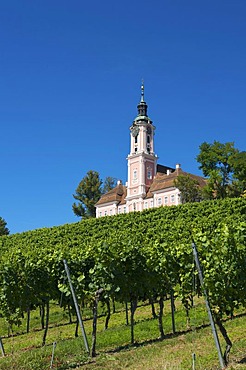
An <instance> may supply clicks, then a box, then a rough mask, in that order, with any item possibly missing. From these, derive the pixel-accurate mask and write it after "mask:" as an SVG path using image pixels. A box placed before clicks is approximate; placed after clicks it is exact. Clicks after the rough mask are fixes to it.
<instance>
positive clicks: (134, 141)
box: [126, 83, 158, 212]
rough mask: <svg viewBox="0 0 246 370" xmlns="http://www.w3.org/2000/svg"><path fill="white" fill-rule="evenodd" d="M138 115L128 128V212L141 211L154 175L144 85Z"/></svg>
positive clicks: (152, 147)
mask: <svg viewBox="0 0 246 370" xmlns="http://www.w3.org/2000/svg"><path fill="white" fill-rule="evenodd" d="M137 108H138V115H137V117H136V118H135V120H134V121H133V123H132V126H131V127H130V132H131V144H130V154H129V155H128V157H127V161H128V185H127V196H126V204H127V207H128V212H132V211H142V209H143V199H144V198H145V196H146V194H147V192H148V190H149V188H150V185H151V183H152V182H153V178H154V176H155V174H156V161H157V159H158V158H157V155H156V154H155V152H154V132H155V126H153V124H152V121H151V119H150V118H149V117H148V115H147V108H148V106H147V104H146V102H145V100H144V84H143V83H142V86H141V100H140V103H139V104H138V106H137Z"/></svg>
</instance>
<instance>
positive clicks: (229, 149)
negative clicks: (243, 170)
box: [196, 141, 239, 198]
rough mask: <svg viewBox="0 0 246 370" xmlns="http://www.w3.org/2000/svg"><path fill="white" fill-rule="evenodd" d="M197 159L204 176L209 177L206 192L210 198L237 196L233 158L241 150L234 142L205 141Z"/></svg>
mask: <svg viewBox="0 0 246 370" xmlns="http://www.w3.org/2000/svg"><path fill="white" fill-rule="evenodd" d="M199 148H200V153H199V154H198V156H197V158H196V159H197V161H198V162H199V163H200V164H201V165H200V166H199V169H201V170H202V171H203V174H204V176H206V177H209V180H208V185H207V187H205V192H206V193H207V195H208V196H209V197H210V198H212V197H213V198H226V197H228V196H235V193H234V187H233V184H232V180H233V173H234V168H233V165H234V164H235V163H232V162H233V158H235V156H237V155H238V153H239V151H238V149H236V148H235V147H234V143H232V142H228V143H225V144H222V143H220V142H219V141H214V142H213V144H209V143H207V142H204V143H202V144H201V145H200V147H199Z"/></svg>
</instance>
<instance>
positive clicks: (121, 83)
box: [0, 0, 246, 233]
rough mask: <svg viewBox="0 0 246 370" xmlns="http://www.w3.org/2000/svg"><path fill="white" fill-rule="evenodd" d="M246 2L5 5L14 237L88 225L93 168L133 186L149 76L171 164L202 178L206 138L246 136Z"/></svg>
mask: <svg viewBox="0 0 246 370" xmlns="http://www.w3.org/2000/svg"><path fill="white" fill-rule="evenodd" d="M245 19H246V1H245V0H234V1H233V0H230V1H228V0H206V1H197V0H186V1H184V0H158V1H157V0H152V1H147V0H142V1H139V0H135V1H132V0H131V1H129V0H124V1H116V0H109V1H107V0H105V1H101V0H94V1H93V0H92V1H82V0H69V1H68V0H50V1H48V0H44V1H41V0H37V1H33V0H23V1H20V0H8V1H2V2H1V5H0V35H1V36H0V128H1V130H0V135H1V140H0V158H1V181H0V184H1V188H0V190H1V191H0V216H1V217H3V218H4V219H5V220H6V222H7V225H8V227H9V229H10V231H11V233H16V232H22V231H26V230H32V229H36V228H42V227H51V226H55V225H62V224H65V223H72V222H77V221H79V218H77V217H76V216H74V215H73V212H72V208H71V207H72V203H73V201H74V199H73V196H72V194H73V193H74V191H75V189H76V187H77V185H78V183H79V181H80V180H81V179H82V178H83V177H84V176H85V175H86V173H87V171H89V170H97V171H98V172H99V173H100V175H101V178H102V179H104V178H105V177H106V176H112V177H116V178H117V179H122V180H123V182H125V181H126V175H127V163H126V156H127V155H128V153H129V126H130V125H131V123H132V121H133V119H134V117H135V116H136V113H137V110H136V105H137V104H138V102H139V99H140V84H141V79H142V78H144V80H145V98H146V101H147V104H148V106H149V110H148V112H149V116H150V117H151V119H152V120H153V122H154V124H155V126H156V136H155V151H156V153H157V154H158V156H159V163H161V164H165V165H168V166H174V165H175V164H176V163H181V164H182V168H183V169H184V170H186V171H188V172H193V173H196V174H201V173H200V171H199V170H198V163H197V162H196V159H195V157H196V155H197V154H198V152H199V145H200V144H201V143H202V142H203V141H207V142H213V141H214V140H218V141H221V142H227V141H234V142H235V146H236V147H237V148H238V149H240V150H245V138H246V124H245V122H246V21H245Z"/></svg>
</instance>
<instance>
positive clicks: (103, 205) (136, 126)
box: [96, 85, 205, 217]
mask: <svg viewBox="0 0 246 370" xmlns="http://www.w3.org/2000/svg"><path fill="white" fill-rule="evenodd" d="M137 108H138V115H137V117H136V118H135V120H134V121H133V124H132V125H131V127H130V137H131V139H130V140H131V143H130V154H129V155H128V157H127V162H128V179H127V183H126V184H125V185H123V184H122V182H121V181H118V182H117V186H116V187H115V188H114V189H112V190H110V191H109V192H108V193H106V194H103V195H102V197H101V198H100V199H99V201H98V202H97V204H96V217H103V216H111V215H117V214H120V213H129V212H134V211H143V210H144V209H148V208H153V207H160V206H170V205H178V204H180V203H181V199H180V191H179V190H178V189H177V188H176V187H175V185H174V180H175V179H176V178H177V176H179V175H181V174H182V175H189V176H190V177H191V178H193V179H195V180H196V181H197V182H198V184H199V186H201V187H203V186H204V185H205V179H204V178H202V177H200V176H196V175H193V174H190V173H187V172H184V171H183V170H182V169H181V167H180V165H179V164H177V165H176V167H175V168H171V167H168V166H163V165H159V164H157V160H158V157H157V155H156V154H155V151H154V135H155V126H154V125H153V122H152V121H151V120H150V118H149V117H148V115H147V108H148V106H147V104H146V102H145V100H144V86H143V85H142V86H141V100H140V103H139V104H138V106H137Z"/></svg>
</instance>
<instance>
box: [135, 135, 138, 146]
mask: <svg viewBox="0 0 246 370" xmlns="http://www.w3.org/2000/svg"><path fill="white" fill-rule="evenodd" d="M137 143H138V137H137V136H135V144H137Z"/></svg>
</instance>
